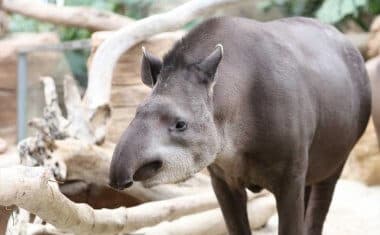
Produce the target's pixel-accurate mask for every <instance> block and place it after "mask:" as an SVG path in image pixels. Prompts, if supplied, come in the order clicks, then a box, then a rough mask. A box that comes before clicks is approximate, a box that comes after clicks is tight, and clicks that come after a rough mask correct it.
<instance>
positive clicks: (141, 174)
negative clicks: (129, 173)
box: [133, 160, 163, 181]
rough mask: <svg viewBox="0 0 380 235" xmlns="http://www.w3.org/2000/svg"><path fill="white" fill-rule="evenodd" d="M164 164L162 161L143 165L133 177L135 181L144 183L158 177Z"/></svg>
mask: <svg viewBox="0 0 380 235" xmlns="http://www.w3.org/2000/svg"><path fill="white" fill-rule="evenodd" d="M162 165H163V163H162V161H161V160H155V161H152V162H149V163H146V164H144V165H142V166H141V167H140V168H139V169H138V170H137V171H136V172H135V174H134V175H133V180H134V181H144V180H147V179H150V178H152V177H153V176H155V175H157V173H158V171H159V170H160V169H161V167H162Z"/></svg>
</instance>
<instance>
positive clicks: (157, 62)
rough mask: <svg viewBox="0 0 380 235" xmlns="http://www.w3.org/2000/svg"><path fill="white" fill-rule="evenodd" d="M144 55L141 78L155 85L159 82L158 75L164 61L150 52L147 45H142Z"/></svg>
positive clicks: (149, 84) (146, 83) (150, 84)
mask: <svg viewBox="0 0 380 235" xmlns="http://www.w3.org/2000/svg"><path fill="white" fill-rule="evenodd" d="M141 49H142V53H143V57H142V61H141V79H142V82H143V83H144V84H145V85H147V86H149V87H153V86H154V84H156V82H157V76H158V74H159V73H160V70H161V67H162V61H161V59H159V58H158V57H156V56H154V55H153V54H151V53H149V52H148V51H147V50H146V49H145V47H141Z"/></svg>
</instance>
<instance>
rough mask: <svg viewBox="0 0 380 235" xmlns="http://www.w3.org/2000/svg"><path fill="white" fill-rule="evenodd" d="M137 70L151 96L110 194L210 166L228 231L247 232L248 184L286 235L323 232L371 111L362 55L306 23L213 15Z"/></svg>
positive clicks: (118, 152) (117, 159)
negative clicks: (267, 200)
mask: <svg viewBox="0 0 380 235" xmlns="http://www.w3.org/2000/svg"><path fill="white" fill-rule="evenodd" d="M216 45H217V46H216ZM141 72H142V81H143V82H144V83H145V84H147V85H148V86H151V87H152V88H153V89H152V93H151V94H150V96H149V97H147V99H145V100H144V101H143V102H142V104H140V105H139V107H138V108H137V113H136V116H135V118H134V119H133V121H132V122H131V124H130V125H129V127H128V128H127V129H126V130H125V132H124V133H123V135H122V137H121V138H120V141H119V143H118V144H117V146H116V149H115V152H114V155H113V158H112V164H111V170H110V185H111V186H113V187H115V188H117V189H124V188H126V187H129V186H131V185H132V183H133V181H141V182H142V183H143V185H146V186H154V185H157V184H160V183H173V182H178V181H181V180H184V179H186V178H188V177H190V176H191V175H192V174H194V173H195V172H199V171H200V170H202V169H203V168H204V167H208V169H209V171H210V174H211V179H212V185H213V188H214V191H215V193H216V196H217V198H218V201H219V203H220V206H221V209H222V212H223V215H224V218H225V221H226V224H227V227H228V231H229V234H231V235H245V234H251V232H250V228H249V224H248V218H247V211H246V202H247V196H246V191H245V189H246V188H248V189H250V190H252V191H254V192H256V191H259V190H260V189H261V188H266V189H268V190H270V191H271V192H272V193H273V194H274V195H275V198H276V201H277V209H278V213H279V234H280V235H303V234H308V235H320V234H321V233H322V227H323V223H324V220H325V217H326V214H327V211H328V209H329V205H330V201H331V197H332V195H333V191H334V187H335V184H336V181H337V179H338V177H339V175H340V173H341V170H342V167H343V165H344V163H345V161H346V159H347V156H348V154H349V152H350V151H351V149H352V148H353V146H354V144H355V143H356V142H357V140H358V138H359V137H360V136H361V135H362V133H363V131H364V129H365V127H366V125H367V122H368V118H369V115H370V110H371V93H370V86H369V80H368V78H367V74H366V71H365V67H364V63H363V60H362V57H361V55H360V54H359V52H358V51H357V50H356V49H355V48H354V47H353V46H352V45H351V43H349V42H348V41H347V40H346V39H345V38H344V36H343V35H342V34H340V33H339V32H338V31H337V30H335V29H334V28H333V27H331V26H328V25H324V24H321V23H319V22H317V21H315V20H312V19H307V18H287V19H281V20H275V21H271V22H267V23H261V22H257V21H253V20H249V19H244V18H214V19H211V20H207V21H205V22H204V23H202V24H200V25H199V26H197V27H196V28H194V29H193V30H191V31H190V32H189V33H188V34H187V35H186V36H185V37H184V38H183V39H182V40H180V41H178V42H177V43H176V44H175V45H174V47H173V48H172V49H171V50H170V51H169V52H168V53H167V55H166V56H165V57H164V58H163V61H161V59H159V58H157V57H155V56H153V55H152V54H150V53H148V52H144V53H143V60H142V68H141ZM348 226H349V225H348Z"/></svg>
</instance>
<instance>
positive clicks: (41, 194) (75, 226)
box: [0, 166, 273, 234]
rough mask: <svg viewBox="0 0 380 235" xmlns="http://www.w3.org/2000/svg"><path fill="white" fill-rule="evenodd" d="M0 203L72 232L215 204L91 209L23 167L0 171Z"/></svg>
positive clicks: (38, 171)
mask: <svg viewBox="0 0 380 235" xmlns="http://www.w3.org/2000/svg"><path fill="white" fill-rule="evenodd" d="M261 196H262V195H260V197H261ZM253 199H255V197H253ZM0 205H3V206H10V205H16V206H19V207H21V208H23V209H26V210H27V211H29V212H31V213H34V214H36V215H37V216H39V217H40V218H41V219H43V220H45V221H46V222H48V223H50V224H52V225H53V226H55V227H56V228H58V229H62V230H63V231H68V232H73V233H75V234H119V233H127V232H131V231H134V230H137V229H140V228H143V227H147V226H152V225H155V224H157V223H160V222H162V221H167V220H169V221H170V220H174V219H177V218H179V217H182V216H185V215H189V214H194V213H198V212H202V211H205V210H209V209H213V208H216V207H217V206H218V204H217V202H216V200H215V196H213V195H210V194H201V195H194V196H186V197H179V198H175V199H170V200H164V201H157V202H150V203H145V204H142V205H139V206H135V207H130V208H124V207H121V208H117V209H99V210H94V209H92V208H91V207H90V206H88V205H87V204H77V203H74V202H72V201H70V200H69V199H67V198H66V197H65V196H64V195H63V194H62V193H61V192H60V191H59V189H58V187H57V184H56V182H55V180H54V178H53V177H52V174H51V172H50V170H49V169H46V168H42V167H25V166H14V167H9V168H2V169H1V170H0ZM266 205H267V204H266ZM267 207H268V208H267ZM272 207H273V206H272V205H267V206H265V208H261V209H264V210H267V209H268V210H270V211H272ZM257 208H260V207H257ZM257 213H260V214H262V213H263V212H262V211H260V212H257ZM203 222H204V223H207V220H205V221H203Z"/></svg>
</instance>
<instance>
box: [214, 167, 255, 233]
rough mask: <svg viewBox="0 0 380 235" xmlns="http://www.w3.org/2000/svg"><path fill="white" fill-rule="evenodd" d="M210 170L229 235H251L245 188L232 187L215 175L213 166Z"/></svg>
mask: <svg viewBox="0 0 380 235" xmlns="http://www.w3.org/2000/svg"><path fill="white" fill-rule="evenodd" d="M208 169H209V171H210V175H211V182H212V187H213V188H214V192H215V194H216V197H217V199H218V202H219V205H220V207H221V209H222V213H223V217H224V221H225V222H226V225H227V229H228V233H229V235H250V234H251V230H250V227H249V221H248V215H247V194H246V191H245V187H243V186H236V187H235V186H230V185H228V184H227V183H226V181H225V180H224V179H222V178H221V177H219V176H217V175H216V174H215V172H214V171H213V166H209V167H208Z"/></svg>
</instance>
